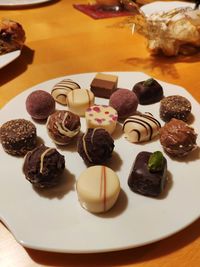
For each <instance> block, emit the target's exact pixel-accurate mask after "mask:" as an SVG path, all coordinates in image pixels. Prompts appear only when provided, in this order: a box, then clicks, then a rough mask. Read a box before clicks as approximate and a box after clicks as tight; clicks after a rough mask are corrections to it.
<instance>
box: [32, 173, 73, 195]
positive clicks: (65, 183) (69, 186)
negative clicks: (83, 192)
mask: <svg viewBox="0 0 200 267" xmlns="http://www.w3.org/2000/svg"><path fill="white" fill-rule="evenodd" d="M75 181H76V179H75V176H74V175H73V174H72V173H70V172H69V171H68V170H66V169H65V170H64V171H63V174H62V175H61V178H60V183H59V184H58V185H57V186H54V187H52V188H46V189H39V188H36V187H34V186H33V189H34V190H35V192H37V193H38V194H39V195H40V196H42V197H45V198H49V199H52V198H58V199H62V198H63V197H64V196H65V195H66V194H67V193H68V192H70V191H74V190H75Z"/></svg>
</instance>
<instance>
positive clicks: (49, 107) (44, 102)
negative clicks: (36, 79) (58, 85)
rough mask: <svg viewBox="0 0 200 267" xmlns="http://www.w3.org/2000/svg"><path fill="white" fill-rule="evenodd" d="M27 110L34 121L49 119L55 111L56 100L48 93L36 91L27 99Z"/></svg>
mask: <svg viewBox="0 0 200 267" xmlns="http://www.w3.org/2000/svg"><path fill="white" fill-rule="evenodd" d="M26 110H27V112H28V113H29V114H30V115H31V117H32V118H33V119H36V120H44V119H47V117H48V116H49V115H50V114H52V113H53V112H54V111H55V100H54V99H53V97H52V96H51V94H49V93H48V92H46V91H42V90H36V91H34V92H32V93H31V94H30V95H29V96H28V97H27V99H26Z"/></svg>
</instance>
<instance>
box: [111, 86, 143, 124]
mask: <svg viewBox="0 0 200 267" xmlns="http://www.w3.org/2000/svg"><path fill="white" fill-rule="evenodd" d="M109 105H110V106H111V107H113V108H114V109H116V110H117V113H118V117H119V118H122V119H123V118H127V117H128V116H130V115H132V114H133V113H134V112H135V111H136V109H137V106H138V98H137V96H136V94H135V93H134V92H132V91H130V90H128V89H118V90H117V91H116V92H114V93H113V94H112V95H111V96H110V101H109Z"/></svg>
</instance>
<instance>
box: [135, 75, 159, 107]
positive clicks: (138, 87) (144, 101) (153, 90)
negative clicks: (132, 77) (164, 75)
mask: <svg viewBox="0 0 200 267" xmlns="http://www.w3.org/2000/svg"><path fill="white" fill-rule="evenodd" d="M133 92H134V93H135V94H136V95H137V97H138V100H139V103H140V104H141V105H148V104H153V103H156V102H159V101H160V100H161V99H162V98H163V88H162V86H161V85H160V84H159V83H158V82H157V81H156V80H154V79H152V78H151V79H148V80H146V81H141V82H138V83H136V84H135V85H134V87H133Z"/></svg>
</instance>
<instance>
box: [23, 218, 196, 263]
mask: <svg viewBox="0 0 200 267" xmlns="http://www.w3.org/2000/svg"><path fill="white" fill-rule="evenodd" d="M199 229H200V219H198V220H197V221H195V222H194V223H193V224H191V225H190V226H188V227H187V228H186V229H184V230H182V231H180V232H179V233H177V234H174V235H173V236H171V237H168V238H166V239H164V240H162V241H158V242H155V243H153V244H149V245H145V246H142V247H138V248H133V249H127V250H124V251H118V252H107V253H93V254H67V253H54V252H51V253H49V252H45V251H38V250H33V249H26V251H27V253H28V254H29V256H30V257H31V259H32V260H33V261H35V262H37V263H38V264H41V265H42V266H43V265H49V264H51V265H52V266H59V267H78V266H96V267H97V266H101V267H103V266H106V267H111V266H112V267H114V266H120V265H123V266H125V265H127V266H128V265H131V264H137V263H138V264H139V263H141V265H142V264H144V266H145V265H146V264H145V262H148V261H153V260H156V259H158V258H160V259H161V262H160V264H162V262H165V261H166V260H167V258H164V257H167V256H168V255H169V257H170V254H172V253H173V254H174V253H176V251H177V253H179V252H178V251H180V250H181V249H184V247H186V246H187V245H189V244H190V243H192V242H195V240H196V239H198V238H199V236H200V233H199ZM116 234H117V233H116ZM179 254H180V253H179ZM179 254H177V257H178V255H179ZM191 255H197V251H196V252H195V251H194V252H192V254H191ZM162 258H163V261H162ZM169 260H170V258H169ZM172 260H173V259H172ZM172 260H171V261H172ZM169 264H170V263H169ZM147 265H148V264H147Z"/></svg>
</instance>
